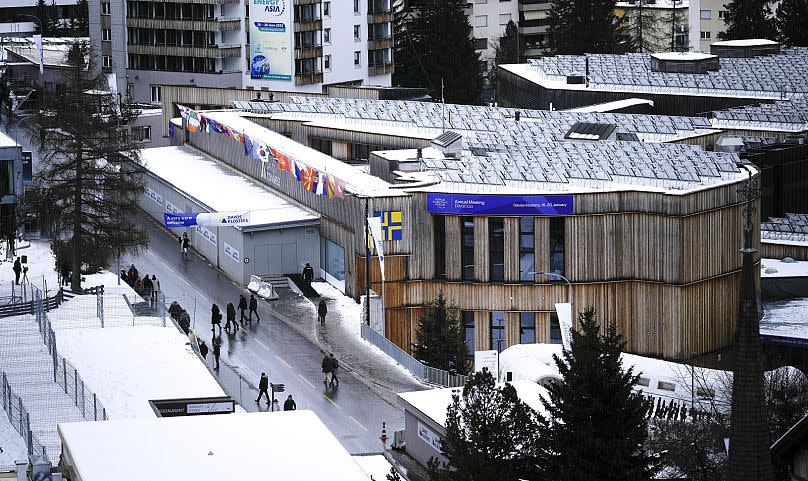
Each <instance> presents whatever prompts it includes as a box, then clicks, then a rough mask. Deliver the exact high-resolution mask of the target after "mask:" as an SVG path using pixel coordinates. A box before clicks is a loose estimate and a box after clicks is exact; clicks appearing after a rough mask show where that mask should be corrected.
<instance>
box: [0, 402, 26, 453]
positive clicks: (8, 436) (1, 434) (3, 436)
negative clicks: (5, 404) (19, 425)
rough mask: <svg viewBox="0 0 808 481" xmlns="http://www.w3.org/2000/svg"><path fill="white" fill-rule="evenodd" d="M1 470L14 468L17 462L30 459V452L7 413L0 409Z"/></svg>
mask: <svg viewBox="0 0 808 481" xmlns="http://www.w3.org/2000/svg"><path fill="white" fill-rule="evenodd" d="M0 448H2V449H3V452H0V468H3V467H6V466H14V462H15V461H17V460H25V459H28V451H27V450H26V449H25V443H24V442H23V440H22V437H20V435H19V433H17V431H16V430H15V429H14V427H13V426H12V425H11V423H10V422H9V420H8V416H7V415H6V413H5V412H4V411H3V410H2V409H0Z"/></svg>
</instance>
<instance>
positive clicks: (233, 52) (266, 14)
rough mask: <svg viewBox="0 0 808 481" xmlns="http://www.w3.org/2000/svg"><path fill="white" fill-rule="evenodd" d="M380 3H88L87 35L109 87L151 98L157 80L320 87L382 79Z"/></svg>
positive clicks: (386, 0) (386, 32) (388, 29)
mask: <svg viewBox="0 0 808 481" xmlns="http://www.w3.org/2000/svg"><path fill="white" fill-rule="evenodd" d="M392 20H393V13H392V9H391V7H390V0H353V1H351V2H348V1H347V0H345V1H340V2H332V1H317V2H302V1H297V0H278V1H277V2H276V3H271V4H270V3H269V2H266V1H261V0H250V1H249V2H248V4H247V7H246V8H245V6H244V4H242V3H241V2H240V1H237V0H199V1H195V2H189V3H173V2H167V3H164V2H158V1H155V0H130V1H124V0H101V1H100V2H90V38H91V40H92V44H93V47H94V48H95V49H97V51H98V52H99V53H100V55H101V64H102V67H103V68H105V69H108V70H109V71H111V72H114V73H115V74H116V76H117V81H118V89H119V91H121V92H123V91H127V92H129V94H130V95H131V96H132V98H133V99H134V100H135V101H137V102H153V103H157V102H159V101H160V85H166V84H176V85H196V86H199V87H237V88H238V87H247V88H254V89H256V90H261V89H264V90H276V91H277V90H280V91H300V92H321V91H322V90H323V86H324V85H327V84H335V83H350V84H355V85H382V86H389V85H390V83H391V73H392V71H393V62H392V46H393V37H392Z"/></svg>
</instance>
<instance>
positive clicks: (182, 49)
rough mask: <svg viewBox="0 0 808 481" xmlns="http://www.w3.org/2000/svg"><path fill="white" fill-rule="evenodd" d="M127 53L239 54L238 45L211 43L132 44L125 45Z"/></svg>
mask: <svg viewBox="0 0 808 481" xmlns="http://www.w3.org/2000/svg"><path fill="white" fill-rule="evenodd" d="M127 53H131V54H137V55H170V56H173V57H198V58H231V57H240V56H241V46H240V45H212V46H209V47H193V46H190V45H189V46H177V45H133V44H129V45H128V46H127Z"/></svg>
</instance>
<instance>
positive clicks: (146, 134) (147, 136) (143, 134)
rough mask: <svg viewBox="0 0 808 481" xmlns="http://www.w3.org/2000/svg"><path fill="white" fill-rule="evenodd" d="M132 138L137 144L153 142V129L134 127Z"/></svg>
mask: <svg viewBox="0 0 808 481" xmlns="http://www.w3.org/2000/svg"><path fill="white" fill-rule="evenodd" d="M132 138H133V139H134V140H135V141H136V142H145V141H149V140H151V127H149V126H148V125H146V126H143V127H132Z"/></svg>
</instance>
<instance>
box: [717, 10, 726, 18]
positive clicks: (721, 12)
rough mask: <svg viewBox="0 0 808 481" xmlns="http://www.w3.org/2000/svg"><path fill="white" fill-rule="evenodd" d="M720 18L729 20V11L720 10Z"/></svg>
mask: <svg viewBox="0 0 808 481" xmlns="http://www.w3.org/2000/svg"><path fill="white" fill-rule="evenodd" d="M718 18H727V11H726V10H719V11H718Z"/></svg>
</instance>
